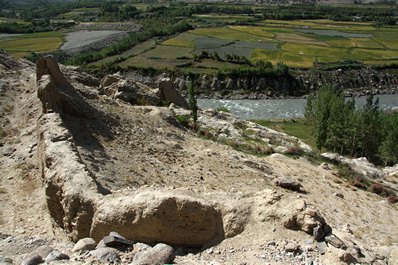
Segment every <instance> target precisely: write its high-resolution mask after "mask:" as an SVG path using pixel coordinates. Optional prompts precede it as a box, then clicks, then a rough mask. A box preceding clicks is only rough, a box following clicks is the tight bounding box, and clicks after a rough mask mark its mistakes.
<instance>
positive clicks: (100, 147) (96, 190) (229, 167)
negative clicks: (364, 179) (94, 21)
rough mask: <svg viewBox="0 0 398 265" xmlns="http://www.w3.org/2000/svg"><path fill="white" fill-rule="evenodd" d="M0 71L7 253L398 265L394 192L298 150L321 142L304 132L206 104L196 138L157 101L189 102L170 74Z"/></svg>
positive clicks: (93, 260)
mask: <svg viewBox="0 0 398 265" xmlns="http://www.w3.org/2000/svg"><path fill="white" fill-rule="evenodd" d="M0 74H1V76H2V79H1V84H0V88H1V98H0V100H1V101H0V102H1V105H0V106H1V113H2V115H0V117H1V118H0V119H1V124H2V127H1V130H2V131H1V137H2V138H1V144H0V153H1V157H0V165H1V167H0V202H1V205H2V207H1V208H0V263H1V262H3V263H2V264H12V262H14V264H20V262H21V261H22V260H24V262H25V263H22V264H39V263H41V262H42V261H43V260H44V259H47V261H49V260H51V259H50V258H49V255H48V254H49V253H50V252H51V253H52V254H51V255H52V256H51V257H53V256H57V257H58V258H57V259H63V261H51V262H50V264H87V263H88V262H90V264H109V263H110V262H114V263H118V264H157V263H160V264H163V263H171V262H172V261H173V260H174V263H176V264H264V263H266V264H346V263H351V262H357V263H360V264H397V263H396V262H397V260H398V256H397V255H398V229H397V228H398V218H397V216H398V214H397V213H398V212H397V210H398V209H397V204H390V203H388V202H387V200H386V199H385V198H383V197H380V196H378V195H376V194H373V193H370V192H367V191H364V190H361V189H357V188H355V187H353V186H351V185H349V183H348V182H347V181H345V180H344V179H341V178H340V177H339V176H338V171H337V168H336V167H335V166H334V165H333V164H331V163H323V164H320V163H318V162H314V161H311V160H310V159H309V158H308V157H310V155H308V156H306V155H301V156H300V155H298V156H291V155H290V154H291V153H292V150H296V151H295V153H297V154H311V153H312V151H311V148H310V147H308V146H307V145H305V144H304V143H303V142H302V141H300V140H299V139H297V138H294V137H291V136H288V135H286V134H282V133H278V132H276V131H273V130H270V129H268V128H265V127H262V126H260V125H256V124H254V123H251V122H246V121H242V120H239V119H237V118H236V117H233V116H232V115H230V114H227V113H218V112H215V111H210V110H207V111H200V112H199V127H200V128H202V129H204V132H206V133H203V135H202V136H198V134H196V133H194V132H193V131H191V130H189V129H187V128H185V127H183V126H182V125H181V124H179V123H178V122H177V120H176V115H184V114H186V113H189V111H187V110H184V109H182V108H178V107H176V106H175V105H174V104H173V106H171V107H158V106H157V105H159V104H160V102H161V101H163V103H162V104H163V105H165V102H164V101H165V100H167V101H175V102H177V103H178V102H179V101H178V100H176V98H178V96H176V94H172V93H171V92H170V91H175V90H173V89H172V87H168V88H166V85H167V84H170V83H167V79H164V80H160V81H159V88H158V89H154V88H150V87H147V86H145V85H143V84H141V83H139V82H137V81H135V80H128V79H125V78H124V77H122V76H120V75H117V74H115V75H110V76H107V77H106V78H104V79H103V80H101V81H100V80H98V79H96V78H94V77H92V76H89V75H87V74H85V73H83V72H82V71H80V70H79V69H78V68H74V67H64V66H61V67H60V69H59V68H58V65H57V64H56V62H55V60H54V59H53V58H52V57H47V58H45V59H41V60H39V61H38V63H37V69H36V66H35V65H34V64H32V63H30V62H28V61H24V60H20V61H18V62H16V61H14V60H13V59H11V58H10V57H9V56H8V55H7V54H5V53H4V52H1V54H0ZM171 95H174V96H173V97H172V96H171ZM127 101H129V102H132V103H134V104H130V103H128V102H127ZM138 103H140V105H139V104H138ZM142 104H144V105H145V106H142ZM162 104H160V105H162ZM182 105H183V103H182ZM254 136H255V137H254ZM249 139H252V140H249ZM231 142H233V143H231ZM237 143H240V144H239V145H238V146H241V145H242V144H246V145H251V144H253V146H254V147H255V148H260V149H261V148H263V147H265V146H268V147H270V148H271V147H272V150H274V151H273V152H275V153H273V154H272V155H252V154H250V152H241V151H238V150H235V149H238V148H235V149H234V148H233V147H237ZM383 178H384V179H383V181H384V183H386V184H387V183H388V184H389V185H391V187H392V189H396V188H397V187H396V183H397V180H398V176H397V175H394V174H391V175H390V176H388V177H387V176H384V177H383ZM110 232H112V233H111V235H110V236H107V235H108V234H109V233H110ZM114 232H117V234H115V233H114ZM87 237H90V238H93V239H94V240H95V242H94V244H93V243H92V239H90V240H91V241H90V240H89V239H86V240H85V241H84V242H83V243H84V244H83V243H82V241H79V239H82V238H87ZM123 237H124V239H123ZM101 239H102V242H100V241H101ZM77 241H79V243H78V244H75V242H77ZM90 242H91V243H90ZM159 242H161V243H165V244H167V245H169V246H165V245H162V244H158V245H156V247H153V246H154V245H155V244H157V243H159ZM97 243H98V244H97ZM95 247H96V248H97V249H96V250H92V249H93V248H95ZM152 247H153V248H152ZM53 249H57V250H58V251H59V252H60V253H58V254H57V253H55V254H54V253H53V252H54V250H53ZM61 253H62V254H64V255H63V256H62V255H61ZM56 254H57V255H56ZM65 255H67V256H65ZM174 256H175V258H174ZM61 257H62V258H61ZM32 260H35V263H27V262H28V261H30V262H32Z"/></svg>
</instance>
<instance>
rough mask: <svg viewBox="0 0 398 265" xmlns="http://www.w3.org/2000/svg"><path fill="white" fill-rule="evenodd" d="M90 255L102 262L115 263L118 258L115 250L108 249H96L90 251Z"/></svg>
mask: <svg viewBox="0 0 398 265" xmlns="http://www.w3.org/2000/svg"><path fill="white" fill-rule="evenodd" d="M90 255H91V256H93V257H95V258H96V259H98V260H100V261H103V262H110V263H117V262H119V261H120V256H119V253H118V252H117V250H115V249H114V248H110V247H104V248H98V249H95V250H92V251H90Z"/></svg>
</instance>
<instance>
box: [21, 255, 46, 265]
mask: <svg viewBox="0 0 398 265" xmlns="http://www.w3.org/2000/svg"><path fill="white" fill-rule="evenodd" d="M40 263H43V258H42V257H41V256H39V255H34V256H29V257H27V258H25V259H24V260H23V261H22V262H21V265H37V264H40Z"/></svg>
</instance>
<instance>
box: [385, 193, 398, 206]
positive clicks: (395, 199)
mask: <svg viewBox="0 0 398 265" xmlns="http://www.w3.org/2000/svg"><path fill="white" fill-rule="evenodd" d="M387 201H388V202H389V203H391V204H394V203H397V202H398V197H397V196H395V195H390V196H388V198H387Z"/></svg>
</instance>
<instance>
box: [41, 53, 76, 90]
mask: <svg viewBox="0 0 398 265" xmlns="http://www.w3.org/2000/svg"><path fill="white" fill-rule="evenodd" d="M44 75H50V76H51V78H52V80H53V81H54V82H55V84H56V85H58V86H60V85H65V84H67V83H68V82H67V81H66V79H65V77H64V75H63V74H62V72H61V70H60V68H59V65H58V62H57V59H55V57H54V56H52V55H48V56H45V57H43V58H40V59H38V60H37V61H36V81H37V82H38V81H39V80H40V79H41V78H42V76H44Z"/></svg>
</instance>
